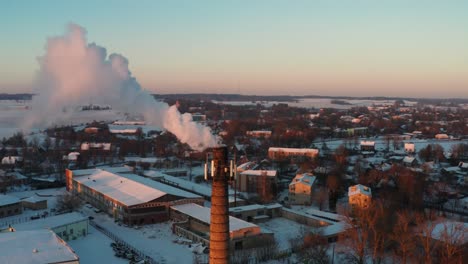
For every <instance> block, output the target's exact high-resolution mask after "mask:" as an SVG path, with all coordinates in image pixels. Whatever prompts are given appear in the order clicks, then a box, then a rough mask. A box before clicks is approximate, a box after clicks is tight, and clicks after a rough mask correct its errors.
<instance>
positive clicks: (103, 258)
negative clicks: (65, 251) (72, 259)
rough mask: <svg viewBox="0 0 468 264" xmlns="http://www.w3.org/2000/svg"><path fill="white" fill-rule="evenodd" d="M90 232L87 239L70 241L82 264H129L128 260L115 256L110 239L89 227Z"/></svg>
mask: <svg viewBox="0 0 468 264" xmlns="http://www.w3.org/2000/svg"><path fill="white" fill-rule="evenodd" d="M88 232H89V233H88V235H87V236H86V237H80V238H78V239H76V240H70V241H68V244H69V245H70V247H71V248H72V249H73V250H74V251H75V253H76V254H77V255H78V256H79V257H80V263H81V264H94V263H112V264H114V263H115V264H120V263H122V264H124V263H128V260H126V259H123V258H118V257H116V256H114V250H113V249H112V247H111V246H110V244H111V243H112V242H113V241H112V240H111V239H110V238H108V237H107V236H106V235H104V234H103V233H101V232H99V231H98V230H96V229H95V228H94V227H92V226H89V228H88Z"/></svg>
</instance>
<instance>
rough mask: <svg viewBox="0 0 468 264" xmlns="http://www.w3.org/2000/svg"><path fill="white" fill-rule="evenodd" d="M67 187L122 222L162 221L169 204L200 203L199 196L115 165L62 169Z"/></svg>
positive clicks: (201, 202) (147, 222) (167, 212)
mask: <svg viewBox="0 0 468 264" xmlns="http://www.w3.org/2000/svg"><path fill="white" fill-rule="evenodd" d="M66 183H67V190H68V191H70V192H72V193H76V194H78V195H80V196H81V197H82V198H83V199H85V200H86V201H87V202H89V203H90V204H92V205H93V206H94V207H96V208H98V209H101V210H103V211H105V212H107V213H108V214H110V215H112V216H114V218H115V219H116V220H119V221H122V222H124V223H126V224H132V225H141V224H150V223H156V222H161V221H165V220H167V219H168V218H169V207H170V206H173V205H178V204H186V203H198V204H203V202H204V200H203V198H202V197H201V196H199V195H196V194H193V193H191V192H187V191H183V190H180V189H178V188H175V187H172V186H169V185H166V184H163V183H160V182H157V181H154V180H151V179H147V178H144V177H142V176H139V175H136V174H132V173H127V172H126V171H125V172H124V173H121V172H119V170H118V169H114V168H109V171H108V169H93V170H76V171H71V170H67V171H66Z"/></svg>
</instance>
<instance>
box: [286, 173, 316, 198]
mask: <svg viewBox="0 0 468 264" xmlns="http://www.w3.org/2000/svg"><path fill="white" fill-rule="evenodd" d="M315 179H316V177H315V176H314V175H313V174H311V173H303V174H297V175H296V177H294V179H293V180H292V181H291V183H290V184H289V196H288V198H289V203H290V204H302V205H310V204H312V194H313V192H312V189H313V187H314V182H315Z"/></svg>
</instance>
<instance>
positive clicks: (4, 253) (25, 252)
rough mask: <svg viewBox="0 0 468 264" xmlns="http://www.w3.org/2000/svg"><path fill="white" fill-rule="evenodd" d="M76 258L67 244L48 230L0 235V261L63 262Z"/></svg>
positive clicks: (16, 263)
mask: <svg viewBox="0 0 468 264" xmlns="http://www.w3.org/2000/svg"><path fill="white" fill-rule="evenodd" d="M78 260H79V258H78V256H77V255H76V254H75V253H74V252H73V250H72V249H71V248H70V247H69V246H68V244H67V243H66V242H64V241H63V240H62V239H60V238H59V237H57V235H56V234H55V233H54V232H52V231H50V230H33V231H19V232H8V233H3V234H1V235H0V263H15V264H35V263H65V262H73V261H78Z"/></svg>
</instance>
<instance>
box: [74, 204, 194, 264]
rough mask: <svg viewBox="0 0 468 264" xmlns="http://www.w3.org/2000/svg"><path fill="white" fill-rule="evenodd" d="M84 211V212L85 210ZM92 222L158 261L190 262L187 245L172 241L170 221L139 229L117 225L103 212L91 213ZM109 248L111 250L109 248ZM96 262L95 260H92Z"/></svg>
mask: <svg viewBox="0 0 468 264" xmlns="http://www.w3.org/2000/svg"><path fill="white" fill-rule="evenodd" d="M85 213H86V212H85ZM91 215H93V217H94V218H95V219H94V222H96V223H98V224H99V225H100V226H101V227H103V228H105V229H106V230H108V231H110V232H111V233H113V234H114V235H116V236H117V237H119V238H120V239H122V240H124V241H125V242H126V243H128V244H129V245H131V246H133V247H135V248H137V249H138V250H140V251H142V252H143V253H145V254H146V255H148V256H150V257H152V258H153V259H154V260H155V261H157V262H158V263H175V264H176V263H192V261H193V254H194V253H192V252H191V251H190V250H189V248H188V246H186V245H180V244H176V243H174V242H172V241H173V240H175V239H176V238H178V237H177V236H176V235H174V234H172V232H171V225H172V223H171V222H170V221H169V222H165V223H159V224H153V225H145V226H141V227H140V228H139V229H135V228H132V227H125V226H119V225H117V224H116V223H114V220H113V219H112V218H111V217H110V216H108V215H106V214H104V213H98V214H95V213H94V214H93V213H91ZM72 246H73V245H72ZM110 250H112V249H111V248H110ZM94 263H97V262H94Z"/></svg>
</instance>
